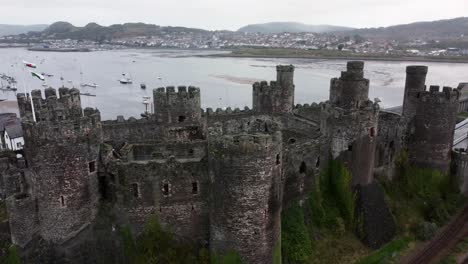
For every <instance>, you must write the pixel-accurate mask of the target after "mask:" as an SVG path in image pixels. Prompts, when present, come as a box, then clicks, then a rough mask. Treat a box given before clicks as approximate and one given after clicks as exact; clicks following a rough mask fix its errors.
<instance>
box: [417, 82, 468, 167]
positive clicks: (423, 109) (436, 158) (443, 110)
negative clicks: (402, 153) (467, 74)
mask: <svg viewBox="0 0 468 264" xmlns="http://www.w3.org/2000/svg"><path fill="white" fill-rule="evenodd" d="M459 97H460V92H459V90H458V89H452V88H450V87H444V88H443V90H442V91H440V88H439V86H430V88H429V91H421V92H419V93H417V94H416V98H417V101H415V105H416V114H415V116H414V133H412V134H411V135H410V137H409V139H408V142H409V147H408V154H409V161H410V163H411V164H413V165H414V166H417V167H421V168H431V169H436V170H439V171H441V172H447V171H448V169H449V167H450V155H451V150H452V145H453V137H454V130H455V124H456V115H457V110H458V98H459Z"/></svg>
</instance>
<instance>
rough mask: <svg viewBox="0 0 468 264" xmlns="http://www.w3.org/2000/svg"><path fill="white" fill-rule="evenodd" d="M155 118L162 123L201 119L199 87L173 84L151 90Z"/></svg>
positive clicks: (188, 121) (182, 122)
mask: <svg viewBox="0 0 468 264" xmlns="http://www.w3.org/2000/svg"><path fill="white" fill-rule="evenodd" d="M153 98H154V113H155V116H156V120H158V121H159V122H164V123H172V124H177V123H180V124H186V123H198V122H200V119H201V101H200V88H197V87H193V86H189V87H188V91H187V87H185V86H179V87H177V92H176V91H175V88H174V87H173V86H168V87H167V88H166V89H165V88H164V87H161V88H157V89H155V90H153Z"/></svg>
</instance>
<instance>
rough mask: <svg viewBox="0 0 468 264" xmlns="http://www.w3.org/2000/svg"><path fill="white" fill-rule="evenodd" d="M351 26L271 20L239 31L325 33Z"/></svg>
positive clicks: (344, 29) (346, 28) (343, 29)
mask: <svg viewBox="0 0 468 264" xmlns="http://www.w3.org/2000/svg"><path fill="white" fill-rule="evenodd" d="M351 29H353V28H350V27H340V26H331V25H307V24H302V23H297V22H270V23H265V24H252V25H247V26H245V27H242V28H239V29H238V30H237V31H239V32H248V33H282V32H291V33H296V32H313V33H325V32H335V31H346V30H351Z"/></svg>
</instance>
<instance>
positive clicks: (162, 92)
mask: <svg viewBox="0 0 468 264" xmlns="http://www.w3.org/2000/svg"><path fill="white" fill-rule="evenodd" d="M187 88H188V90H187ZM154 93H155V94H158V97H160V98H164V96H166V98H168V99H172V98H170V97H173V96H174V95H175V94H177V96H176V97H180V98H185V97H189V98H195V97H197V96H199V95H200V88H198V87H194V86H188V87H187V86H178V87H177V92H176V90H175V86H167V87H166V88H164V87H159V88H156V89H155V90H154ZM167 101H168V102H167V103H169V101H170V100H167Z"/></svg>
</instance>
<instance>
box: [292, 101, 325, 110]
mask: <svg viewBox="0 0 468 264" xmlns="http://www.w3.org/2000/svg"><path fill="white" fill-rule="evenodd" d="M318 107H320V104H317V103H315V102H314V103H312V104H307V103H306V104H296V105H295V106H294V109H307V108H318Z"/></svg>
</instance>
